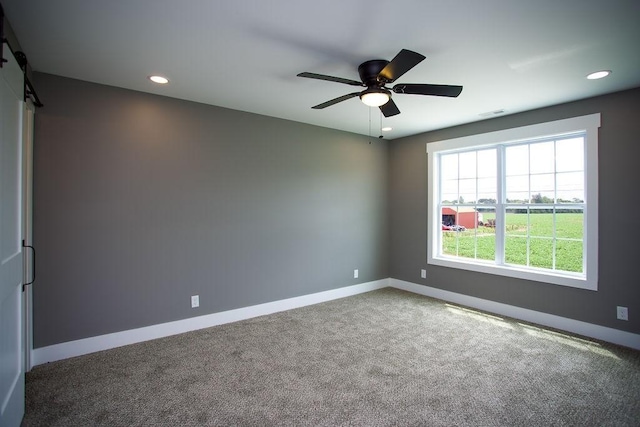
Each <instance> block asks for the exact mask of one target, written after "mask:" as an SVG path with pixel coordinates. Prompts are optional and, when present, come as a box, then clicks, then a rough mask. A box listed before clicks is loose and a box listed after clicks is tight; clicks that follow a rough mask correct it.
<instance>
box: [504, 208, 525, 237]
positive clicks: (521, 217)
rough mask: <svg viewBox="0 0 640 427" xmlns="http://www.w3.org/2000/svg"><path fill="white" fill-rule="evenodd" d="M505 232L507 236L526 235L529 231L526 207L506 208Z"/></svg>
mask: <svg viewBox="0 0 640 427" xmlns="http://www.w3.org/2000/svg"><path fill="white" fill-rule="evenodd" d="M505 221H506V224H505V233H506V235H507V236H526V235H527V234H528V232H529V215H528V214H527V209H526V208H523V209H516V208H512V209H507V214H506V215H505Z"/></svg>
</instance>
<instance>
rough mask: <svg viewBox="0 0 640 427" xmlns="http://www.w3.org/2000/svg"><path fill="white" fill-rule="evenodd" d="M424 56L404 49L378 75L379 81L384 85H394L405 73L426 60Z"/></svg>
mask: <svg viewBox="0 0 640 427" xmlns="http://www.w3.org/2000/svg"><path fill="white" fill-rule="evenodd" d="M424 58H425V57H424V55H420V54H419V53H417V52H414V51H412V50H407V49H402V50H401V51H400V53H398V54H397V55H396V57H395V58H393V59H392V60H391V62H389V63H388V64H387V66H386V67H384V68H383V69H382V71H380V73H379V74H378V80H380V81H382V82H384V83H392V82H393V81H395V80H397V79H398V78H399V77H400V76H402V75H403V74H404V73H406V72H407V71H409V70H410V69H412V68H413V67H415V66H416V65H418V64H419V63H420V62H422V61H423V60H424Z"/></svg>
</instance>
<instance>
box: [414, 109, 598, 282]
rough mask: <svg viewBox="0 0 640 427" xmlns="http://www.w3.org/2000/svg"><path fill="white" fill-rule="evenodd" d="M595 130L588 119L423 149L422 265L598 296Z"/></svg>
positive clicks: (591, 117)
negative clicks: (425, 217)
mask: <svg viewBox="0 0 640 427" xmlns="http://www.w3.org/2000/svg"><path fill="white" fill-rule="evenodd" d="M599 127H600V115H599V114H592V115H589V116H582V117H576V118H572V119H566V120H559V121H555V122H549V123H543V124H538V125H532V126H526V127H521V128H516V129H508V130H504V131H498V132H492V133H487V134H481V135H475V136H470V137H463V138H457V139H451V140H446V141H437V142H432V143H428V144H427V153H428V157H429V158H428V162H429V186H428V191H429V194H428V203H429V211H428V233H427V244H428V248H427V254H428V260H427V261H428V263H429V264H435V265H442V266H446V267H453V268H461V269H466V270H473V271H479V272H484V273H491V274H499V275H505V276H510V277H517V278H522V279H528V280H535V281H540V282H546V283H553V284H558V285H565V286H573V287H578V288H583V289H591V290H597V285H598V283H597V282H598V279H597V277H598V276H597V269H598V241H597V239H598V230H597V226H598V193H597V191H598V190H597V185H598V165H597V162H598V139H597V138H598V128H599Z"/></svg>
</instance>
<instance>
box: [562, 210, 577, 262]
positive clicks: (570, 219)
mask: <svg viewBox="0 0 640 427" xmlns="http://www.w3.org/2000/svg"><path fill="white" fill-rule="evenodd" d="M556 237H558V238H570V239H580V240H582V238H583V237H584V213H583V212H582V211H579V212H575V210H574V209H566V210H560V209H559V210H557V211H556ZM580 263H582V258H580Z"/></svg>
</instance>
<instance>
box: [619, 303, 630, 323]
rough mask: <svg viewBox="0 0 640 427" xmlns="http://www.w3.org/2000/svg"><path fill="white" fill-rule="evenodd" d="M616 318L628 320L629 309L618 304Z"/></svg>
mask: <svg viewBox="0 0 640 427" xmlns="http://www.w3.org/2000/svg"><path fill="white" fill-rule="evenodd" d="M618 319H620V320H629V309H628V308H627V307H620V306H618Z"/></svg>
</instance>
